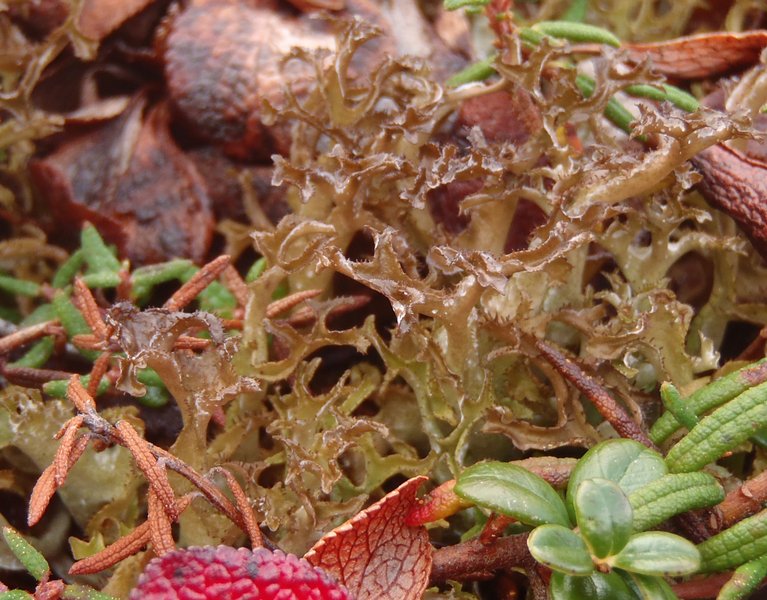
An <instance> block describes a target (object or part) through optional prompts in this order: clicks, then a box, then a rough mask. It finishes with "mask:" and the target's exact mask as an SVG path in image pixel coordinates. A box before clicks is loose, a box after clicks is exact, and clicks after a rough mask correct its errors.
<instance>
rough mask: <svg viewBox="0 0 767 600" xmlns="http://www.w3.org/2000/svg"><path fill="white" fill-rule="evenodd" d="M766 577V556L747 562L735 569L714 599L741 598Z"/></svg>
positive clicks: (730, 599) (739, 599)
mask: <svg viewBox="0 0 767 600" xmlns="http://www.w3.org/2000/svg"><path fill="white" fill-rule="evenodd" d="M765 577H767V556H764V557H762V558H758V559H756V560H752V561H751V562H747V563H746V564H745V565H741V566H740V567H738V568H737V569H735V573H734V574H733V576H732V578H731V579H730V580H729V581H728V582H727V583H725V584H724V585H723V586H722V589H721V590H719V595H718V596H717V597H716V600H741V599H742V598H746V597H747V596H748V595H749V594H751V592H753V591H754V590H755V589H756V588H757V587H758V586H759V584H760V583H761V582H762V580H763V579H764V578H765Z"/></svg>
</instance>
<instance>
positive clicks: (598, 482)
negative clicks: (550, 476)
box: [575, 479, 634, 558]
mask: <svg viewBox="0 0 767 600" xmlns="http://www.w3.org/2000/svg"><path fill="white" fill-rule="evenodd" d="M575 517H576V520H577V522H578V528H579V529H580V531H581V536H583V539H584V540H586V543H587V544H588V545H589V548H590V549H591V552H592V553H593V554H594V555H595V556H598V557H599V558H604V557H605V556H610V555H612V554H617V553H618V552H620V551H621V549H622V548H623V547H624V546H625V545H626V542H628V540H629V537H631V533H632V529H633V522H634V517H633V510H632V508H631V504H630V503H629V499H628V498H627V497H626V494H624V493H623V490H621V489H620V488H619V487H618V484H616V483H614V482H612V481H609V480H607V479H588V480H586V481H584V482H583V483H582V484H581V485H580V487H579V488H578V491H577V492H576V494H575Z"/></svg>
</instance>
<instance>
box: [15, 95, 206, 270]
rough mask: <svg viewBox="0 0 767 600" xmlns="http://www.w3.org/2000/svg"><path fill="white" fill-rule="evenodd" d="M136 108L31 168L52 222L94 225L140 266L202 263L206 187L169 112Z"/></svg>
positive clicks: (140, 104) (160, 107)
mask: <svg viewBox="0 0 767 600" xmlns="http://www.w3.org/2000/svg"><path fill="white" fill-rule="evenodd" d="M143 113H144V111H143V105H142V103H141V102H137V103H136V104H134V106H133V107H132V108H131V109H130V110H129V111H128V112H126V113H125V114H124V115H123V116H121V117H120V118H119V119H117V120H115V121H113V122H112V123H109V124H107V125H106V126H104V127H101V128H100V129H98V130H96V131H93V132H90V133H86V134H84V135H82V136H80V137H77V138H74V139H71V140H70V141H69V142H68V143H66V144H64V145H63V146H62V147H61V148H59V149H58V150H56V151H55V152H54V153H53V154H51V155H49V156H47V157H45V158H42V159H39V160H36V161H34V162H33V163H32V164H31V166H30V168H31V172H32V177H33V179H34V183H35V185H36V186H37V187H38V188H39V190H40V191H41V193H42V195H43V196H44V197H46V198H48V200H49V206H50V209H51V212H52V215H53V217H54V218H55V219H58V220H59V221H61V222H66V223H70V224H71V225H70V226H71V227H72V228H74V227H75V226H76V224H78V223H82V222H84V221H90V222H91V223H93V224H94V225H95V226H96V227H97V228H98V229H99V231H100V232H101V233H102V235H104V237H105V238H106V239H107V240H108V241H110V242H112V243H115V244H117V246H118V247H119V249H120V254H121V255H123V256H125V257H127V258H129V259H131V261H132V262H134V263H135V264H144V263H151V262H160V261H163V260H167V259H170V258H176V257H178V256H186V257H189V258H191V259H192V260H194V261H197V262H199V261H201V260H202V258H203V257H204V256H205V254H206V253H207V251H208V247H209V245H210V240H211V236H212V233H213V215H212V211H211V209H210V205H209V204H210V202H209V199H208V195H207V191H206V189H205V184H204V182H203V180H202V178H201V177H200V175H199V173H198V172H197V169H196V168H195V166H194V164H193V163H192V161H191V160H189V159H188V158H187V157H186V155H184V154H183V153H182V152H181V151H180V150H179V148H178V147H177V146H176V144H175V142H174V141H173V139H172V138H171V135H170V132H169V131H168V118H167V111H166V110H165V109H164V108H163V107H162V106H158V107H155V108H154V109H152V110H151V111H150V112H149V114H148V115H147V116H146V118H145V117H144V114H143Z"/></svg>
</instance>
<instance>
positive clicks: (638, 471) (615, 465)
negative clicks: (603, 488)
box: [566, 439, 668, 515]
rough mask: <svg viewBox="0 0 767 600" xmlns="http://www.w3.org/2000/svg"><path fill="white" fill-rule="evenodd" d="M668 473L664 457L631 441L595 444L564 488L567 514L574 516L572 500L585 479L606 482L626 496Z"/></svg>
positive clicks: (609, 441)
mask: <svg viewBox="0 0 767 600" xmlns="http://www.w3.org/2000/svg"><path fill="white" fill-rule="evenodd" d="M667 472H668V468H667V467H666V463H665V462H664V461H663V457H662V456H661V455H660V454H658V453H657V452H655V451H654V450H650V449H649V448H647V447H646V446H643V445H642V444H640V443H638V442H635V441H633V440H626V439H615V440H607V441H605V442H602V443H601V444H597V445H596V446H594V447H593V448H592V449H591V450H589V451H588V452H586V454H584V455H583V458H581V459H580V460H579V461H578V464H577V465H576V467H575V468H574V469H573V472H572V475H571V476H570V482H569V483H568V485H567V498H566V504H567V510H568V511H570V514H571V515H574V514H575V512H574V509H573V500H574V499H575V493H576V491H577V490H578V487H579V486H580V485H581V483H583V482H584V481H586V480H587V479H594V478H602V479H609V480H610V481H614V482H615V483H617V484H618V487H620V488H621V489H622V490H623V493H624V494H626V495H627V496H628V495H630V494H631V492H633V491H634V490H637V489H639V488H640V487H642V486H643V485H646V484H648V483H651V482H653V481H655V480H656V479H660V478H661V477H663V476H664V475H665V474H666V473H667Z"/></svg>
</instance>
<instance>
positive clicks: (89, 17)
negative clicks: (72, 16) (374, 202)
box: [78, 0, 151, 40]
mask: <svg viewBox="0 0 767 600" xmlns="http://www.w3.org/2000/svg"><path fill="white" fill-rule="evenodd" d="M149 4H151V0H84V2H83V3H82V8H81V9H80V17H79V19H78V27H79V28H80V31H81V32H82V34H83V35H84V36H85V37H88V38H90V39H92V40H103V39H104V38H105V37H107V36H108V35H109V34H110V33H112V32H113V31H115V30H116V29H117V28H118V27H120V25H122V24H123V23H124V22H125V21H126V20H127V19H129V18H131V17H132V16H134V15H136V14H138V13H139V12H141V11H142V10H143V9H144V8H146V7H147V6H149Z"/></svg>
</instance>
